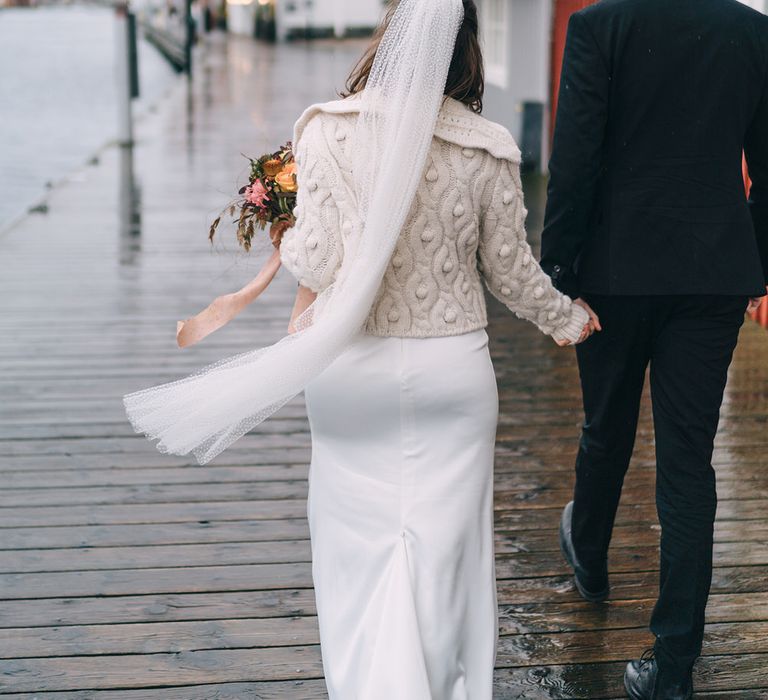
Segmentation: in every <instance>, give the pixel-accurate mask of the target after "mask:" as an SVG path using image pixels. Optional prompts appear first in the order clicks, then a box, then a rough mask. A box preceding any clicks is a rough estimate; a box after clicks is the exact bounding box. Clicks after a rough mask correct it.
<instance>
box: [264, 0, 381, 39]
mask: <svg viewBox="0 0 768 700" xmlns="http://www.w3.org/2000/svg"><path fill="white" fill-rule="evenodd" d="M383 8H384V0H277V5H276V10H277V25H278V37H279V38H281V39H284V38H285V37H286V36H289V35H290V34H291V32H292V31H293V30H297V29H298V30H299V31H307V30H309V31H313V30H314V31H325V30H330V29H332V30H333V32H334V33H335V35H336V36H339V37H342V36H344V35H345V34H346V33H347V31H348V30H349V29H360V28H365V27H375V26H376V25H377V24H378V23H379V20H380V18H381V15H382V12H383Z"/></svg>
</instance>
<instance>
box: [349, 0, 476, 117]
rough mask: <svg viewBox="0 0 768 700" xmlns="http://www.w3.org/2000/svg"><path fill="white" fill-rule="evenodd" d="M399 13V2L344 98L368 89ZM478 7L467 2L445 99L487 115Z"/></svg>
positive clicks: (392, 6)
mask: <svg viewBox="0 0 768 700" xmlns="http://www.w3.org/2000/svg"><path fill="white" fill-rule="evenodd" d="M396 9H397V0H393V2H391V3H390V7H389V9H388V10H387V13H386V15H385V16H384V19H383V21H382V23H381V24H380V25H379V27H378V28H377V29H376V32H375V33H374V35H373V39H372V40H371V44H370V46H369V47H368V48H367V49H366V51H365V53H364V54H363V56H362V58H361V59H360V60H359V61H358V63H357V65H356V66H355V67H354V69H353V70H352V73H351V74H350V76H349V78H348V79H347V85H346V92H343V93H342V94H341V96H342V97H349V96H350V95H355V94H357V93H358V92H360V91H361V90H364V89H365V86H366V84H367V82H368V76H369V75H370V74H371V68H372V67H373V61H374V59H375V58H376V51H378V48H379V44H380V43H381V39H382V37H383V36H384V32H386V31H387V27H388V26H389V23H390V22H391V20H392V17H393V15H394V14H395V10H396ZM478 29H479V27H478V21H477V6H476V5H475V0H464V22H463V23H462V25H461V29H459V34H458V36H457V37H456V48H455V49H454V51H453V59H452V60H451V67H450V69H449V71H448V80H446V83H445V95H446V96H447V97H452V98H453V99H455V100H458V101H459V102H463V103H464V104H465V105H468V106H469V107H470V108H471V109H472V111H473V112H477V113H478V114H480V112H482V111H483V94H484V92H485V72H484V69H483V51H482V49H481V48H480V39H479V36H478Z"/></svg>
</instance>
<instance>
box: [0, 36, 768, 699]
mask: <svg viewBox="0 0 768 700" xmlns="http://www.w3.org/2000/svg"><path fill="white" fill-rule="evenodd" d="M356 50H357V46H352V47H346V48H339V47H337V46H336V45H334V44H317V45H314V46H313V47H312V48H309V49H305V48H302V47H300V46H291V47H278V48H271V47H270V48H267V47H264V46H258V45H256V44H254V43H253V42H251V41H249V40H243V41H238V40H236V39H231V38H230V39H229V40H227V42H226V43H224V42H222V43H220V44H216V45H213V46H212V47H210V48H209V50H208V53H207V54H206V56H205V57H204V61H203V63H202V65H201V64H198V65H201V69H200V70H199V71H198V72H197V74H196V77H195V82H194V83H193V84H192V86H191V87H190V88H189V90H187V88H186V85H185V84H180V85H179V87H178V88H177V90H176V91H175V92H174V93H172V94H171V95H169V96H168V97H167V99H166V100H165V102H164V103H163V104H161V105H160V106H159V109H158V113H157V114H155V115H153V116H152V117H151V118H150V119H148V120H146V121H145V122H143V123H142V124H141V125H140V133H139V146H138V149H137V152H136V154H135V179H136V182H132V180H131V177H130V167H129V166H130V163H129V162H128V160H129V159H127V158H126V156H125V154H124V153H121V152H120V151H118V150H114V149H112V150H106V151H105V152H104V153H102V155H101V158H100V162H99V164H98V165H96V166H92V167H90V168H88V169H86V170H83V172H82V173H79V174H78V175H77V177H75V178H74V179H73V181H72V182H70V184H68V185H66V186H64V187H61V188H59V189H57V190H55V191H54V192H53V193H52V195H51V198H50V202H49V204H50V209H49V214H48V215H47V216H33V217H31V218H29V219H27V220H25V221H24V222H22V223H21V224H20V225H19V226H17V227H15V228H14V229H13V230H11V231H10V232H8V233H6V234H5V235H3V236H0V259H1V260H2V262H3V273H2V275H0V300H2V301H0V478H1V479H2V484H3V486H4V488H3V489H2V491H0V599H2V600H1V602H0V698H2V699H3V700H4V699H5V698H8V699H9V700H10V699H12V698H13V699H17V700H21V699H24V700H32V699H33V698H34V699H36V700H86V699H87V700H214V699H216V700H253V699H256V698H259V699H263V700H272V699H278V698H279V699H282V700H315V699H320V698H326V697H327V695H326V693H325V689H324V684H323V680H322V665H321V657H320V649H319V645H318V634H317V624H316V618H315V608H314V598H313V592H312V580H311V571H310V547H309V541H308V532H307V522H306V503H305V498H306V475H307V463H308V459H309V454H310V449H309V448H310V439H309V433H308V427H307V423H306V418H305V412H304V407H303V403H302V402H301V401H300V400H297V401H294V402H292V403H291V404H290V405H289V406H287V407H286V408H285V409H284V410H283V411H282V412H281V413H280V414H279V416H278V417H277V418H275V419H273V420H271V421H269V422H268V423H266V424H265V425H263V426H261V427H260V428H259V429H258V430H257V431H256V432H255V433H253V434H251V435H249V436H247V437H245V438H244V439H243V440H241V441H240V442H239V443H237V444H236V446H234V447H233V448H231V449H230V450H228V451H227V452H225V453H224V454H222V455H221V456H220V457H219V458H218V459H217V460H215V462H214V464H212V465H209V466H206V467H199V466H196V465H194V464H192V463H191V462H190V461H189V460H187V459H182V458H177V457H167V456H163V455H160V454H158V453H157V452H155V451H154V449H153V448H152V446H151V445H150V444H149V443H148V442H146V441H145V440H144V439H143V438H141V437H137V436H134V435H133V434H132V432H131V429H130V426H129V425H128V424H127V423H126V421H125V419H124V415H123V412H122V406H121V402H120V397H121V396H122V394H123V393H125V392H128V391H131V390H135V389H139V388H142V387H145V386H149V385H152V384H155V383H159V382H161V381H165V380H170V379H173V378H176V377H179V376H183V375H184V374H186V373H188V372H190V371H192V370H194V369H195V368H197V367H200V366H202V365H204V364H206V363H207V362H210V361H214V360H217V359H219V358H221V357H225V356H228V355H231V354H235V353H237V352H240V351H242V350H244V349H248V348H250V347H253V346H255V345H261V344H265V343H267V342H271V341H274V340H276V339H277V338H279V337H280V336H281V335H282V332H283V328H284V326H285V322H286V318H287V313H288V308H289V304H290V301H291V295H292V292H293V290H294V284H293V282H292V280H291V279H290V277H289V276H288V275H287V274H283V275H281V276H280V278H279V279H278V281H277V282H276V283H275V286H274V287H273V288H272V289H270V291H269V293H268V296H267V298H265V299H264V300H263V301H260V302H259V303H258V304H257V305H255V306H254V308H252V309H249V310H248V311H247V312H246V313H245V314H244V315H243V317H242V318H240V319H238V320H237V321H236V322H234V323H233V324H232V326H231V327H228V328H226V329H224V330H223V331H220V332H219V333H217V334H216V335H215V336H213V337H212V338H210V339H208V340H207V341H206V342H204V343H203V344H202V345H201V346H200V347H198V348H195V349H193V350H190V351H185V352H181V351H179V350H176V349H175V348H174V345H173V340H174V332H175V322H176V321H177V320H178V319H180V318H184V317H185V316H187V315H190V314H192V313H194V312H196V311H198V310H199V309H201V308H203V307H204V306H205V304H206V303H207V302H208V301H209V300H210V299H211V298H212V297H213V296H215V295H216V294H219V293H221V292H223V291H229V290H232V289H235V288H237V287H238V286H239V284H240V283H242V282H244V281H245V280H247V279H248V278H249V276H251V275H252V274H253V273H254V272H255V271H256V269H258V265H259V262H260V261H259V260H258V259H257V258H258V256H254V259H251V258H244V257H239V256H236V255H234V254H232V246H231V245H230V246H229V252H227V251H223V252H222V251H219V252H217V253H214V254H212V253H211V252H210V250H209V248H208V245H207V241H206V240H205V236H206V223H207V222H208V221H210V217H211V216H212V215H213V214H215V213H216V211H217V209H219V208H221V205H222V204H223V203H224V202H226V200H227V197H228V195H229V193H231V192H233V191H234V189H235V185H236V180H237V176H238V175H244V174H245V161H244V160H243V159H242V157H241V156H240V153H241V152H246V153H250V154H259V153H261V152H262V151H264V150H267V149H268V147H270V146H273V145H275V144H279V143H280V142H281V141H282V140H285V138H287V134H288V133H289V129H290V123H291V121H292V119H293V118H295V116H296V114H297V113H298V112H299V111H300V110H301V108H302V107H303V106H304V105H305V104H307V103H309V102H311V101H313V100H317V99H322V98H323V97H327V96H328V94H329V92H330V87H331V85H334V84H338V82H339V79H338V78H339V76H341V75H343V72H344V69H346V68H347V67H348V65H349V64H350V63H351V61H352V59H353V58H354V55H355V53H356ZM296 76H300V78H301V80H300V81H299V80H297V78H296ZM291 81H293V82H291ZM299 83H300V85H301V86H303V87H300V88H295V90H294V92H293V93H292V94H291V95H290V97H288V96H287V94H288V91H287V89H286V86H287V85H296V84H299ZM121 173H122V175H121ZM126 184H128V185H129V186H128V187H127V188H126ZM541 189H542V188H541V183H538V182H532V183H530V186H529V190H528V197H529V199H528V202H529V207H530V209H531V222H530V224H531V229H532V230H534V231H535V230H536V229H537V228H538V227H539V226H540V209H541V197H542V191H541ZM491 315H492V323H491V328H490V334H491V336H492V349H493V354H494V359H495V362H496V368H497V374H498V379H499V386H500V397H501V409H502V418H501V422H500V426H499V435H498V437H499V442H498V449H497V468H496V524H497V531H496V551H497V573H498V586H499V604H500V613H501V638H500V645H499V652H498V668H497V672H496V689H497V690H496V694H495V697H496V698H499V699H500V700H512V699H514V698H526V699H528V698H530V699H533V698H537V699H538V698H542V699H543V698H560V699H570V698H573V699H576V698H579V699H585V700H597V699H603V698H605V699H613V698H621V697H623V689H622V683H621V676H622V672H623V666H624V664H625V662H626V661H627V660H629V659H631V658H634V657H637V656H639V655H640V653H641V652H642V651H643V650H644V648H645V647H646V646H647V645H648V644H649V643H650V638H649V635H648V632H647V629H646V625H647V622H648V618H649V615H650V611H651V608H652V605H653V602H654V595H655V592H656V579H657V569H658V558H657V545H658V526H657V524H656V516H655V506H654V492H653V479H654V476H653V446H652V430H651V423H650V420H649V418H650V416H649V412H648V404H647V400H646V403H645V406H644V412H643V422H642V426H641V430H640V434H639V437H638V449H637V452H636V456H635V460H634V464H633V466H632V469H631V472H630V475H629V477H628V479H627V483H626V487H625V492H624V499H623V505H622V508H621V512H620V516H619V520H618V524H617V530H616V537H615V540H614V545H613V549H612V552H611V570H612V572H613V576H612V584H613V594H612V597H611V600H610V602H609V603H607V604H604V605H597V606H596V605H590V604H587V603H585V602H582V601H581V600H580V599H579V597H578V595H577V594H576V592H575V590H574V588H573V586H572V584H571V582H570V580H569V577H568V575H567V570H566V567H565V565H564V563H563V561H562V559H561V556H560V553H559V551H558V541H557V523H558V519H559V514H560V510H561V508H562V506H563V505H564V504H565V503H566V502H567V501H568V500H569V497H570V490H571V487H572V464H573V458H574V455H575V449H576V441H577V438H578V430H579V421H580V412H579V396H578V383H577V373H576V369H575V365H574V357H573V352H572V350H560V349H558V348H556V347H555V346H554V344H553V343H551V341H550V340H548V339H547V338H544V337H542V336H540V335H538V334H537V332H536V330H535V329H534V328H533V327H532V326H529V325H527V324H525V323H523V322H521V321H518V320H517V319H515V318H514V317H513V316H511V315H509V314H507V313H505V312H504V311H503V310H502V309H500V308H499V307H498V305H496V304H494V305H492V314H491ZM767 460H768V334H766V331H765V330H764V329H761V328H759V327H758V326H757V325H756V324H749V325H747V326H746V327H745V329H744V331H743V334H742V340H741V344H740V346H739V349H738V352H737V356H736V360H735V363H734V367H733V372H732V377H731V381H730V384H729V388H728V392H727V396H726V402H725V406H724V409H723V421H722V430H721V434H720V437H719V440H718V446H717V450H716V455H715V462H716V465H717V470H718V474H719V489H720V506H719V511H718V524H717V531H716V553H715V566H716V568H715V575H714V587H713V595H712V600H711V605H710V607H709V611H708V627H707V639H706V645H705V652H704V653H705V656H704V658H703V660H702V661H701V663H700V664H699V667H698V669H697V683H698V688H699V690H700V694H699V695H698V696H697V697H700V698H723V699H729V700H731V699H734V700H735V699H737V698H739V699H742V700H759V699H766V698H768V544H767V541H768V471H766V469H765V464H766V461H767ZM393 672H397V670H396V669H393ZM393 700H396V699H393ZM436 700H441V699H436Z"/></svg>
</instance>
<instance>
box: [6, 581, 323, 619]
mask: <svg viewBox="0 0 768 700" xmlns="http://www.w3.org/2000/svg"><path fill="white" fill-rule="evenodd" d="M251 585H252V586H253V582H252V584H251ZM257 585H258V584H257ZM315 614H316V611H315V595H314V591H313V590H312V589H311V588H297V589H292V588H285V589H273V590H263V591H260V590H253V588H249V589H245V590H241V591H228V590H217V591H215V592H211V593H176V592H171V593H159V594H154V593H145V592H142V593H141V594H139V595H119V596H105V595H99V596H96V597H87V596H80V597H73V598H45V599H39V598H31V599H18V600H4V601H3V604H2V605H0V628H8V627H50V626H52V625H58V626H63V625H100V624H104V625H110V624H117V625H122V624H126V623H142V622H176V621H188V620H198V621H199V620H219V619H222V620H223V619H234V618H238V619H251V618H262V617H296V616H300V615H315Z"/></svg>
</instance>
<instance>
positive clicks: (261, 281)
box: [176, 249, 280, 348]
mask: <svg viewBox="0 0 768 700" xmlns="http://www.w3.org/2000/svg"><path fill="white" fill-rule="evenodd" d="M279 269H280V250H279V249H275V250H274V252H273V253H272V255H271V256H270V258H269V260H268V261H267V262H266V264H265V265H264V267H262V268H261V270H260V271H259V274H258V275H256V277H254V278H253V280H251V281H250V282H249V283H248V284H247V285H245V287H243V288H242V289H241V290H239V291H237V292H234V293H232V294H225V295H223V296H220V297H217V298H216V299H214V300H213V302H212V303H211V304H210V305H209V306H208V308H206V309H204V310H203V311H201V312H200V313H199V314H197V315H196V316H193V317H192V318H188V319H187V320H186V321H179V322H178V324H177V325H176V342H177V344H178V346H179V347H180V348H188V347H190V346H191V345H195V344H197V343H199V342H200V341H201V340H203V339H204V338H206V337H208V336H209V335H210V334H211V333H213V332H214V331H217V330H219V328H222V327H224V326H226V325H227V324H228V323H229V322H230V321H231V320H232V319H233V318H234V317H235V316H237V315H238V314H239V313H240V312H241V311H242V310H243V309H244V308H245V307H246V306H248V305H249V304H250V303H251V302H253V301H255V300H256V299H257V298H258V297H259V296H260V295H261V293H262V292H263V291H264V290H265V289H266V288H267V287H268V286H269V284H270V282H272V280H273V279H274V278H275V275H276V274H277V271H278V270H279Z"/></svg>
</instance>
